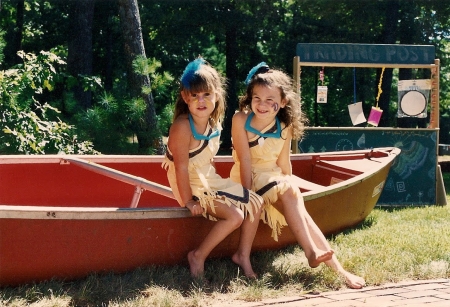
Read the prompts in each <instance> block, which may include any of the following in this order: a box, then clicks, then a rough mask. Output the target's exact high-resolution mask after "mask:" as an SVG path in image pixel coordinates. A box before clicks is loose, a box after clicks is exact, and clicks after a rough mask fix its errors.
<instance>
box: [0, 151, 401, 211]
mask: <svg viewBox="0 0 450 307" xmlns="http://www.w3.org/2000/svg"><path fill="white" fill-rule="evenodd" d="M374 150H376V151H384V152H386V150H389V152H386V154H387V157H389V159H387V158H386V159H383V161H377V162H380V163H381V165H380V167H378V168H374V169H373V170H370V171H366V172H363V173H361V174H360V175H356V176H355V177H353V178H350V179H348V180H345V181H342V182H339V183H336V184H333V185H331V186H323V187H319V188H317V189H314V190H311V191H307V192H303V193H302V195H303V197H304V200H305V202H306V201H310V200H314V199H317V198H320V197H324V196H327V195H330V194H333V193H336V192H339V191H341V190H344V189H347V188H350V187H352V186H354V185H357V184H359V183H361V182H363V181H365V180H369V179H370V178H371V177H373V176H374V175H376V174H377V173H378V172H379V171H380V170H382V169H383V168H386V167H389V166H390V164H391V163H392V161H393V160H394V159H395V157H397V156H398V154H399V153H400V149H398V148H392V147H390V148H376V149H374ZM370 152H373V150H372V151H371V150H358V151H348V152H344V151H342V152H339V154H335V156H340V155H343V156H345V155H348V156H355V155H361V154H362V153H365V154H366V156H367V155H369V156H370ZM323 155H324V154H323V153H322V154H320V153H312V154H307V155H305V154H293V155H291V159H293V160H304V159H318V160H320V157H321V156H323ZM325 156H327V155H326V154H325ZM68 157H72V158H77V159H83V160H87V161H92V162H95V163H115V162H119V163H138V162H141V163H142V162H143V163H149V162H152V163H158V162H162V161H163V159H164V157H163V156H129V155H109V156H100V155H99V156H93V155H89V156H82V155H71V156H65V155H48V156H21V155H14V156H0V164H24V163H59V164H64V163H67V161H68V159H67V158H68ZM229 159H230V157H229V156H217V157H216V158H215V160H216V161H217V162H222V161H229ZM369 159H370V158H369ZM376 159H377V158H374V161H376ZM131 160H132V161H131ZM324 161H327V162H328V161H330V160H327V159H324ZM189 217H190V218H192V215H191V214H190V212H189V210H188V209H186V208H182V207H159V208H158V207H152V208H126V207H123V208H122V207H120V208H119V207H107V208H104V207H97V208H92V207H58V206H55V207H38V206H14V205H8V204H0V220H1V219H68V220H76V219H79V220H100V219H108V220H114V219H117V220H122V219H170V218H189Z"/></svg>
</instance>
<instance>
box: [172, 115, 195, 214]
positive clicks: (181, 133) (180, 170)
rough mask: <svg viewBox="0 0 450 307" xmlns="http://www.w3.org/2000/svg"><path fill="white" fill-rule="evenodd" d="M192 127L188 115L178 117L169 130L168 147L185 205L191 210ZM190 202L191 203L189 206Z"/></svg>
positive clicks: (183, 204)
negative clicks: (190, 149)
mask: <svg viewBox="0 0 450 307" xmlns="http://www.w3.org/2000/svg"><path fill="white" fill-rule="evenodd" d="M190 131H191V129H190V127H189V121H188V119H187V117H185V116H180V117H179V118H177V119H176V120H175V121H174V122H173V124H172V126H171V127H170V131H169V142H168V147H169V148H170V151H171V152H172V155H173V162H174V166H175V175H176V180H177V186H178V192H179V193H180V197H181V201H182V204H180V205H181V206H183V207H188V209H189V210H191V208H190V207H191V206H193V204H192V190H191V185H190V182H189V171H188V167H189V145H190V140H191V133H190ZM188 203H190V205H189V206H188Z"/></svg>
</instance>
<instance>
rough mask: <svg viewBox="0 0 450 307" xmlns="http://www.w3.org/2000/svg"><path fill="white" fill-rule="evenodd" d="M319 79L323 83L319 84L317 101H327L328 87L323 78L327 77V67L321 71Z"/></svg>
mask: <svg viewBox="0 0 450 307" xmlns="http://www.w3.org/2000/svg"><path fill="white" fill-rule="evenodd" d="M319 79H320V81H321V82H322V85H319V86H317V103H327V95H328V87H327V86H326V85H323V80H324V79H325V68H324V67H322V70H321V71H319Z"/></svg>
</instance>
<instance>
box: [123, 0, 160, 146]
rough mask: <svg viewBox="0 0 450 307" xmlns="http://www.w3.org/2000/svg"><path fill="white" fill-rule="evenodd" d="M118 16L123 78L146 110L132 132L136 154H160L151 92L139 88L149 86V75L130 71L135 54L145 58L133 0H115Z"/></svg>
mask: <svg viewBox="0 0 450 307" xmlns="http://www.w3.org/2000/svg"><path fill="white" fill-rule="evenodd" d="M119 15H120V23H121V28H122V35H123V38H124V51H125V56H126V63H127V64H126V65H127V77H128V86H129V89H130V94H131V96H132V97H142V98H143V99H144V101H145V103H146V106H147V109H146V114H145V118H144V121H143V122H142V123H141V125H140V128H139V131H137V132H136V135H137V139H138V142H139V151H140V153H149V150H151V149H152V148H155V149H156V153H157V154H162V153H163V151H164V147H163V145H162V137H161V135H162V134H161V132H160V131H159V128H158V124H157V120H156V111H155V103H154V100H153V96H152V94H151V93H150V94H148V95H146V94H143V93H142V87H144V86H145V87H150V78H149V76H148V75H147V76H143V75H140V74H137V73H135V72H134V70H133V66H132V63H133V60H135V59H136V57H137V56H144V57H145V49H144V42H143V39H142V29H141V19H140V15H139V7H138V4H137V0H119Z"/></svg>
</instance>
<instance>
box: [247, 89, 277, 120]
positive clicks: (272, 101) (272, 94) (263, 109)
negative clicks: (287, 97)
mask: <svg viewBox="0 0 450 307" xmlns="http://www.w3.org/2000/svg"><path fill="white" fill-rule="evenodd" d="M284 106H285V101H284V99H281V94H280V90H279V89H278V88H276V87H270V86H263V85H255V87H254V88H253V95H252V110H253V112H254V113H255V115H256V116H258V115H261V116H264V115H266V116H269V117H275V116H276V114H277V113H278V110H279V109H280V108H284Z"/></svg>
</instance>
